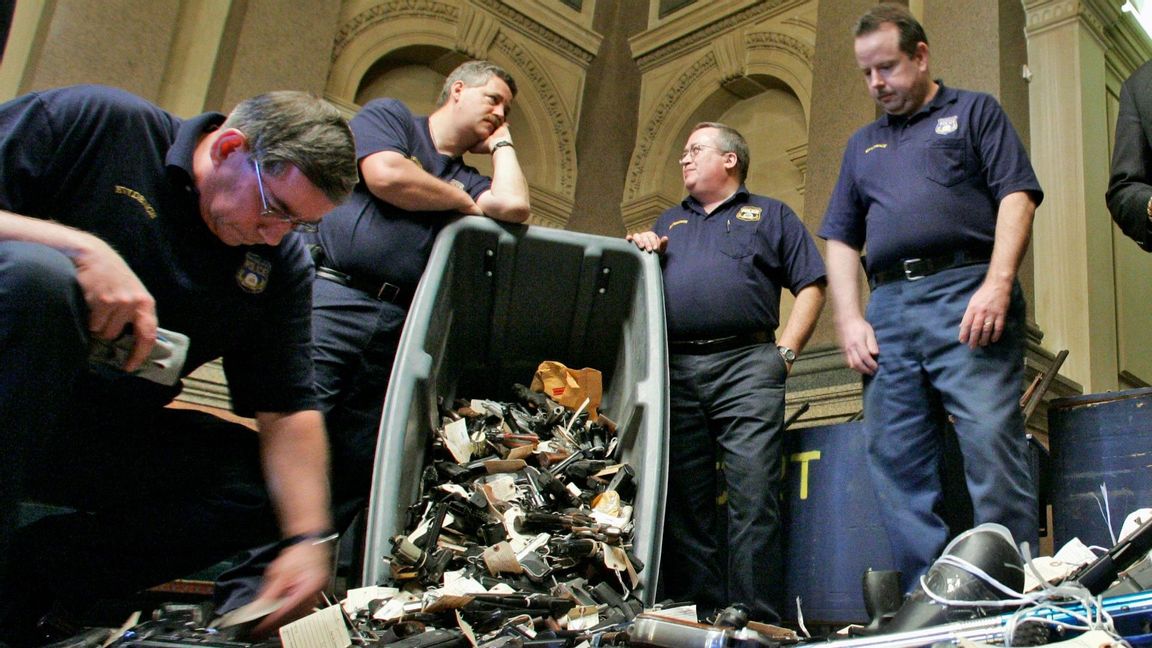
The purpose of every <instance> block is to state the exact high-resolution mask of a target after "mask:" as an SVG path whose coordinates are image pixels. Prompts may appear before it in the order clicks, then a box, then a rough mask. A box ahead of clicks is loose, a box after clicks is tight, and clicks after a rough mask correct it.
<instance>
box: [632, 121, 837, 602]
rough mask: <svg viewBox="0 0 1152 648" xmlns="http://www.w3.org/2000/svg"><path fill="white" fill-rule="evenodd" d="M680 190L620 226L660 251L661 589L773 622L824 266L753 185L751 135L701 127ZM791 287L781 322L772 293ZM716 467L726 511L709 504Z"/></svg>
mask: <svg viewBox="0 0 1152 648" xmlns="http://www.w3.org/2000/svg"><path fill="white" fill-rule="evenodd" d="M679 165H680V169H681V175H682V176H683V179H684V188H685V189H687V191H688V197H686V198H685V199H684V200H683V202H681V203H680V204H679V205H678V206H676V207H672V208H671V209H669V210H667V211H665V212H664V213H663V214H661V215H660V217H659V218H658V219H656V225H655V227H654V228H653V230H652V231H648V232H641V233H638V234H630V235H628V240H630V241H632V242H634V243H635V244H636V246H637V247H639V248H640V249H641V250H645V251H648V252H656V253H658V254H660V255H661V256H662V258H661V264H662V266H663V276H664V304H665V314H666V316H667V325H668V339H669V343H668V351H669V358H668V370H669V396H670V400H671V412H670V416H669V418H670V421H671V427H672V429H671V434H670V435H669V440H668V443H669V449H668V492H667V506H666V507H665V510H664V545H663V551H664V554H663V557H662V558H661V565H662V567H663V568H664V569H663V571H662V572H661V574H660V579H659V582H660V584H661V587H662V588H663V594H662V595H661V596H662V597H669V598H672V599H675V600H678V601H681V600H689V601H693V602H695V603H696V606H697V614H698V615H699V617H700V619H701V620H706V619H709V618H710V616H711V615H712V614H713V613H714V612H715V611H717V610H720V609H723V608H724V607H727V606H728V605H729V604H732V603H742V604H744V605H746V606H747V607H748V609H749V612H750V616H751V618H752V619H755V620H758V621H763V622H768V623H772V622H776V621H778V620H779V619H780V606H781V604H782V603H783V591H784V574H783V569H784V560H783V554H782V550H781V536H780V502H779V500H780V484H781V478H782V470H783V463H782V460H783V430H784V384H785V381H786V380H787V378H788V374H789V372H790V371H791V369H792V363H793V362H795V360H796V355H797V354H798V353H800V351H801V350H802V349H803V348H804V345H805V344H806V343H807V342H808V338H809V337H810V336H811V335H812V330H813V328H814V327H815V326H816V320H817V318H818V317H819V315H820V310H821V308H822V307H823V304H824V262H823V261H822V260H821V258H820V253H819V251H818V250H817V249H816V245H815V243H814V242H813V240H812V237H811V235H809V234H808V231H807V230H806V229H805V228H804V224H803V223H802V222H801V221H800V219H799V218H798V217H797V216H796V214H795V213H794V212H793V211H792V210H791V209H789V207H788V206H787V205H785V204H784V203H782V202H780V201H779V200H775V199H772V198H768V197H766V196H758V195H755V194H752V193H750V192H749V191H748V189H747V188H746V187H745V186H744V182H745V180H746V179H747V177H748V165H749V153H748V144H747V142H746V141H745V140H744V137H743V136H742V135H740V133H739V132H737V131H736V130H734V129H732V128H731V127H729V126H726V125H724V124H719V123H715V122H704V123H700V124H697V125H696V127H695V129H694V130H693V131H692V134H691V135H690V136H689V138H688V143H687V144H686V145H685V147H684V151H683V153H681V155H680V158H679ZM783 287H786V288H788V290H789V291H791V292H792V294H794V295H795V296H796V301H795V304H794V306H793V308H792V312H791V314H790V315H789V316H788V321H787V323H786V324H785V325H784V328H783V329H782V330H781V331H780V335H779V337H777V336H776V329H777V327H778V326H779V324H780V292H781V288H783ZM718 459H719V460H720V461H721V462H722V463H723V482H724V485H726V487H727V507H726V508H727V511H726V515H727V519H726V520H725V519H723V518H721V517H720V515H722V514H723V513H722V511H721V509H719V508H718V507H717V498H718V496H719V495H720V492H719V488H718V486H719V485H718V479H717V471H716V463H717V460H718Z"/></svg>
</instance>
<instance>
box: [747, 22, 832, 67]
mask: <svg viewBox="0 0 1152 648" xmlns="http://www.w3.org/2000/svg"><path fill="white" fill-rule="evenodd" d="M744 43H745V47H747V48H748V49H749V50H754V49H764V50H778V51H781V52H785V53H787V54H790V55H792V56H794V57H795V58H797V59H799V60H800V61H803V62H804V65H806V66H807V67H808V69H809V70H811V69H812V56H813V55H814V54H815V52H816V48H814V47H812V46H811V45H808V44H807V43H805V42H803V41H801V40H800V39H798V38H793V37H791V36H789V35H787V34H781V33H779V32H770V31H760V32H750V33H749V34H748V35H747V36H746V37H745V38H744Z"/></svg>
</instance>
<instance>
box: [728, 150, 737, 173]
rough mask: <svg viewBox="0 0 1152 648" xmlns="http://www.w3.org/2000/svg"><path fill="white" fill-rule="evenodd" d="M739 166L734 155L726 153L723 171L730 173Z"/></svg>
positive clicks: (730, 152)
mask: <svg viewBox="0 0 1152 648" xmlns="http://www.w3.org/2000/svg"><path fill="white" fill-rule="evenodd" d="M739 164H740V161H739V160H737V159H736V153H734V152H732V151H728V152H726V153H725V154H724V169H725V170H727V171H731V170H733V169H735V168H736V167H737V166H738V165H739Z"/></svg>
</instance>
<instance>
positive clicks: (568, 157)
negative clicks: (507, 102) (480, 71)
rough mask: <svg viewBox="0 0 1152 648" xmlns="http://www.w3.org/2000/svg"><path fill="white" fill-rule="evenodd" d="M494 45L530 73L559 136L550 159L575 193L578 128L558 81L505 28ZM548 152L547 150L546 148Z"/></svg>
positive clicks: (564, 185) (564, 186) (562, 184)
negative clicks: (558, 91)
mask: <svg viewBox="0 0 1152 648" xmlns="http://www.w3.org/2000/svg"><path fill="white" fill-rule="evenodd" d="M494 46H495V47H496V48H497V49H499V50H500V51H501V52H503V53H504V54H505V55H507V56H508V57H509V58H510V59H512V60H513V61H515V62H516V64H517V66H518V71H517V74H519V72H520V71H523V73H524V74H525V75H527V80H528V83H529V84H531V85H532V87H533V88H535V90H536V92H538V93H539V96H540V103H541V105H543V106H544V108H545V109H546V110H547V111H548V122H549V123H550V124H551V126H552V134H553V136H554V137H555V145H556V148H555V149H554V151H553V153H552V155H551V156H549V159H551V160H552V161H553V163H555V164H558V165H559V167H560V173H559V178H558V187H559V189H561V191H563V192H564V193H566V194H569V195H571V194H573V193H574V192H575V186H576V159H575V154H574V151H575V150H576V144H575V141H574V140H573V135H574V133H575V130H576V129H575V127H574V126H573V124H572V117H571V115H569V114H568V113H567V112H566V111H565V110H564V102H563V100H561V98H560V95H558V94H557V93H556V84H555V83H553V82H552V79H551V78H549V76H548V74H547V73H545V71H544V69H543V68H542V67H541V65H540V64H539V63H537V61H536V59H535V58H533V57H532V55H531V54H530V53H529V52H528V51H527V50H526V49H524V48H523V47H521V46H520V45H519V43H516V42H515V41H513V40H512V39H511V38H509V37H508V35H507V34H506V33H505V32H503V31H501V32H500V33H499V34H497V36H496V42H495V43H494ZM521 83H523V81H521ZM545 153H547V152H546V151H545Z"/></svg>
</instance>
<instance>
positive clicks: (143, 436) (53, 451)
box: [0, 242, 278, 625]
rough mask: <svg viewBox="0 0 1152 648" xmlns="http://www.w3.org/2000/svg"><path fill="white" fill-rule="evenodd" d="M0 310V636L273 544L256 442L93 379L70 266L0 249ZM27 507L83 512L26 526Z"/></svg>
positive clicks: (18, 248)
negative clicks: (1, 629)
mask: <svg viewBox="0 0 1152 648" xmlns="http://www.w3.org/2000/svg"><path fill="white" fill-rule="evenodd" d="M0 304H3V309H4V310H3V311H2V312H0V414H2V417H3V418H2V424H0V516H2V524H0V567H2V566H3V564H4V562H5V560H6V561H7V567H8V573H7V578H4V579H0V625H3V624H21V623H23V622H25V621H27V620H28V618H29V617H31V616H35V615H38V614H39V613H41V612H44V611H46V609H47V608H48V607H52V606H55V607H62V608H64V609H65V610H68V611H70V612H76V613H79V612H81V611H82V610H83V609H84V608H85V607H87V606H89V605H91V604H92V603H93V601H94V600H95V599H96V598H97V597H101V596H117V595H122V594H127V593H131V592H134V591H136V590H138V589H141V588H144V587H147V586H151V585H156V584H158V583H162V582H164V581H166V580H170V579H171V578H174V577H178V576H183V575H186V574H188V573H191V572H193V571H196V570H197V569H200V568H203V567H207V566H210V565H212V564H214V563H216V562H218V561H220V560H222V559H224V558H226V557H227V556H229V555H232V554H234V553H235V552H236V551H238V550H240V549H241V548H243V547H245V546H251V545H252V544H256V543H261V542H268V541H269V540H271V539H275V538H276V537H277V534H278V532H277V525H276V521H275V518H274V515H273V514H272V510H271V507H270V505H269V500H268V496H267V492H266V490H265V486H264V480H263V474H262V471H261V466H260V459H259V447H258V439H257V436H256V434H254V433H253V432H252V431H251V430H249V429H248V428H246V427H244V426H241V425H238V424H235V423H230V422H227V421H223V420H221V419H219V418H217V417H214V416H211V415H209V414H206V413H204V412H199V411H191V410H176V409H168V408H164V407H161V406H159V405H157V404H155V401H152V403H151V404H143V403H140V402H137V401H134V400H133V399H132V398H130V397H128V398H126V395H131V394H134V393H139V389H140V388H141V386H140V382H141V381H139V380H138V379H134V378H126V377H125V378H124V379H123V380H126V381H130V382H132V383H133V385H132V386H129V387H128V388H126V389H125V388H123V387H125V386H124V385H117V384H116V381H115V380H112V381H108V380H93V376H92V375H91V374H90V373H89V372H90V371H93V370H91V369H89V367H88V362H87V356H88V351H87V349H88V333H87V325H88V308H87V305H86V304H85V302H84V299H83V296H82V294H81V292H80V288H79V285H78V284H77V282H76V272H75V268H74V267H73V265H72V262H71V261H70V260H69V259H68V258H66V257H65V256H64V255H63V254H61V253H59V252H57V251H55V250H52V249H50V248H48V247H46V246H41V245H35V244H29V243H17V242H4V243H0ZM112 376H114V374H111V373H110V374H108V376H107V377H112ZM148 385H151V383H149V384H148ZM144 388H145V389H147V387H144ZM27 501H34V502H38V503H46V504H53V505H59V506H63V507H66V508H67V509H73V510H74V511H75V512H65V513H62V514H58V515H50V516H47V517H43V518H41V519H39V520H37V521H35V522H33V523H31V524H29V525H26V526H23V527H21V528H19V529H17V521H18V516H17V511H18V510H19V504H20V503H21V502H27Z"/></svg>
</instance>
